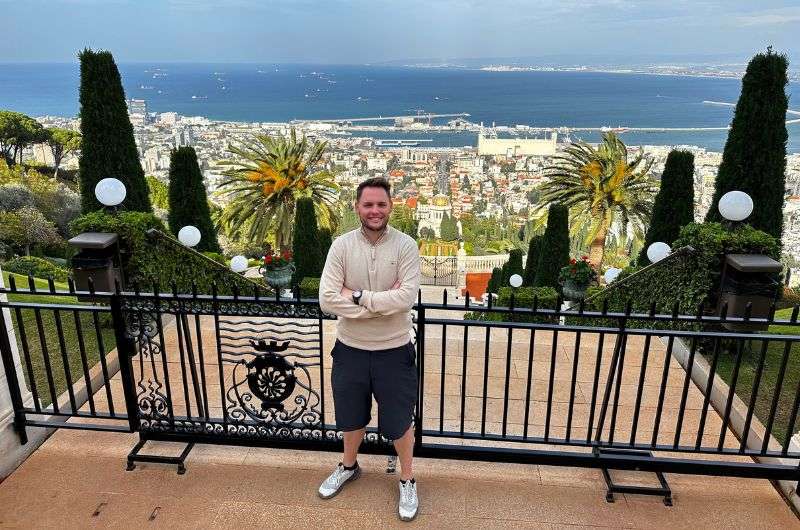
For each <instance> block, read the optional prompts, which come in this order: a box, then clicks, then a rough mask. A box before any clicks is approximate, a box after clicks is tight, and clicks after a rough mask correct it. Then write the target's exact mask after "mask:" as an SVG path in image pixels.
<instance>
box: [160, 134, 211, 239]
mask: <svg viewBox="0 0 800 530" xmlns="http://www.w3.org/2000/svg"><path fill="white" fill-rule="evenodd" d="M168 219H169V229H170V232H172V233H173V234H175V237H178V232H179V231H180V229H181V228H183V227H184V226H187V225H193V226H196V227H197V229H198V230H200V243H198V244H197V246H196V247H195V250H197V251H200V252H202V251H204V250H205V251H209V252H221V250H220V248H219V243H218V242H217V231H216V230H214V223H212V222H211V213H210V212H209V209H208V196H207V195H206V187H205V185H204V184H203V174H202V173H201V172H200V166H199V165H198V163H197V154H196V153H195V151H194V148H192V147H181V148H178V149H174V150H173V151H172V153H171V155H170V163H169V215H168Z"/></svg>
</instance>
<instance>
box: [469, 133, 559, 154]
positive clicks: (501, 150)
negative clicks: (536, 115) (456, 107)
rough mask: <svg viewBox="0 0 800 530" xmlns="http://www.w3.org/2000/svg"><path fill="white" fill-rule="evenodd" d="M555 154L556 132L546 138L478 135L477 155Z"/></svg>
mask: <svg viewBox="0 0 800 530" xmlns="http://www.w3.org/2000/svg"><path fill="white" fill-rule="evenodd" d="M555 154H556V133H552V135H551V136H550V138H548V139H537V138H487V137H486V136H484V135H482V134H481V135H478V155H480V156H485V155H488V156H505V157H508V158H514V157H518V156H553V155H555Z"/></svg>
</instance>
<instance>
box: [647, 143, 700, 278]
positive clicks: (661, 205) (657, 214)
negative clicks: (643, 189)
mask: <svg viewBox="0 0 800 530" xmlns="http://www.w3.org/2000/svg"><path fill="white" fill-rule="evenodd" d="M693 221H694V155H693V154H692V153H690V152H688V151H670V153H669V155H667V163H666V165H665V166H664V173H663V174H662V175H661V188H660V189H659V191H658V195H656V199H655V204H654V205H653V218H652V219H651V221H650V227H649V228H648V230H647V235H646V236H645V240H644V247H643V248H642V251H641V253H640V254H639V258H638V263H639V264H640V265H648V264H649V263H650V260H649V259H647V247H649V246H650V245H651V244H652V243H655V242H656V241H663V242H664V243H666V244H668V245H670V246H671V245H672V244H673V243H674V242H675V240H676V239H677V238H678V236H679V235H680V232H681V228H682V227H684V226H686V225H688V224H689V223H691V222H693Z"/></svg>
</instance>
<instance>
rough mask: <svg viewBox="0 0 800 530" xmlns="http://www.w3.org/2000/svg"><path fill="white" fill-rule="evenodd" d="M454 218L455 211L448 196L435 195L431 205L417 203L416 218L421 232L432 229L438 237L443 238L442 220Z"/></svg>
mask: <svg viewBox="0 0 800 530" xmlns="http://www.w3.org/2000/svg"><path fill="white" fill-rule="evenodd" d="M445 215H448V216H452V215H453V209H452V206H451V205H450V199H449V198H448V197H447V195H442V194H438V195H434V197H433V199H431V202H430V204H419V203H417V211H416V218H417V220H418V221H419V230H420V231H422V229H423V228H430V229H431V230H433V233H434V234H435V235H436V237H441V235H442V234H441V228H442V219H444V216H445Z"/></svg>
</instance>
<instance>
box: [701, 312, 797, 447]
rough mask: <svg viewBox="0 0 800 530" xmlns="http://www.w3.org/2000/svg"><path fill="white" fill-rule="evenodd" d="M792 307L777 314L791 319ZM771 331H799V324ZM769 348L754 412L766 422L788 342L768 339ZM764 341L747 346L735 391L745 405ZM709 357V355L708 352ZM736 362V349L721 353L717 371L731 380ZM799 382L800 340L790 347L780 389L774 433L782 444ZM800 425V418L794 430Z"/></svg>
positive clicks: (773, 328) (748, 403)
mask: <svg viewBox="0 0 800 530" xmlns="http://www.w3.org/2000/svg"><path fill="white" fill-rule="evenodd" d="M791 314H792V309H791V308H789V309H783V310H781V311H778V312H777V313H776V318H777V319H781V320H788V319H789V318H790V317H791ZM769 333H772V334H780V335H800V326H770V328H769ZM767 344H768V345H767V350H766V354H765V356H764V371H763V373H762V375H761V383H760V384H759V388H758V393H757V395H756V402H755V416H756V417H757V418H758V419H759V420H760V421H761V423H762V424H764V425H765V426H766V424H767V421H768V419H769V414H770V410H771V408H772V401H773V398H774V396H775V393H776V392H775V389H776V386H777V379H778V374H779V372H780V367H781V362H782V360H783V356H784V352H785V349H786V342H781V341H767ZM762 345H763V343H762V341H753V343H752V346H751V347H750V348H749V349H745V350H744V353H743V354H742V365H741V367H740V369H739V378H738V382H737V383H736V393H737V394H738V395H739V397H740V398H741V399H742V401H744V403H745V405H748V406H749V405H750V397H751V395H752V391H753V383H754V380H755V377H756V373H757V371H758V363H759V360H760V359H761V350H762V347H763V346H762ZM709 361H710V355H709ZM735 362H736V354H735V352H732V353H727V354H720V358H719V362H718V365H717V373H718V374H719V375H720V376H721V377H722V378H723V379H724V380H725V381H726V382H728V383H730V381H731V377H732V373H733V369H734V364H735ZM798 383H800V342H794V343H792V346H791V350H790V351H789V358H788V363H787V365H786V375H785V376H784V380H783V384H782V385H781V389H780V399H779V400H778V406H777V409H776V413H775V423H774V425H773V427H772V435H773V436H774V437H775V438H776V439H777V440H778V442H780V443H781V445H783V441H784V438H785V436H786V430H787V428H788V425H787V424H788V422H789V419H790V418H789V416H790V415H791V413H792V406H793V404H794V398H795V393H796V392H797V385H798ZM799 428H800V418H798V420H796V421H795V425H794V429H793V430H794V431H795V432H797V430H798V429H799Z"/></svg>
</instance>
